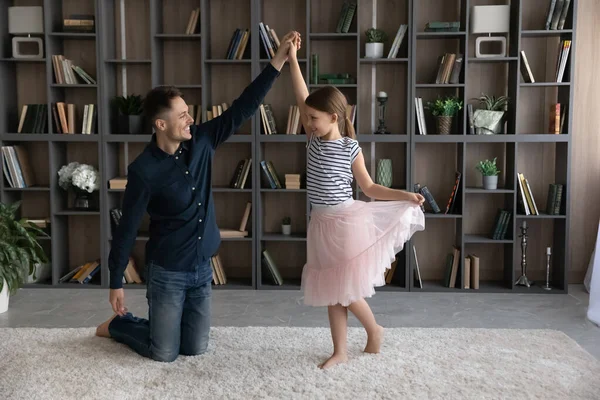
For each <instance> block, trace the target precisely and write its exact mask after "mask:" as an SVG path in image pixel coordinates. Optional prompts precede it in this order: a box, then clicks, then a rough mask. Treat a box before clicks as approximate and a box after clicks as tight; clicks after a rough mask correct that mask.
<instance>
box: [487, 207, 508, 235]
mask: <svg viewBox="0 0 600 400" xmlns="http://www.w3.org/2000/svg"><path fill="white" fill-rule="evenodd" d="M511 221H512V211H511V210H507V209H501V208H499V209H498V212H497V213H496V220H495V221H494V225H493V226H492V231H491V232H490V238H492V239H494V240H505V239H507V236H506V234H507V232H510V229H508V228H509V227H510V226H511Z"/></svg>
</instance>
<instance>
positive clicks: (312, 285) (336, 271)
mask: <svg viewBox="0 0 600 400" xmlns="http://www.w3.org/2000/svg"><path fill="white" fill-rule="evenodd" d="M423 229H425V216H424V215H423V211H422V210H421V207H420V206H419V205H418V204H415V203H412V202H408V201H372V202H365V201H362V200H354V199H350V200H348V201H345V202H343V203H341V204H337V205H335V206H325V207H314V208H313V209H312V212H311V219H310V223H309V226H308V237H307V239H308V243H307V262H306V264H305V265H304V269H303V271H302V290H303V292H304V304H307V305H311V306H329V305H336V304H341V305H342V306H349V305H350V304H352V303H353V302H355V301H357V300H360V299H362V298H366V297H371V296H372V295H373V294H375V287H376V286H383V285H385V278H384V276H385V271H386V270H387V269H389V268H390V266H391V263H392V262H393V261H394V259H395V255H396V253H398V252H400V251H401V250H402V249H403V248H404V243H406V242H407V241H408V240H409V239H410V238H411V236H412V235H413V234H414V233H415V232H417V231H421V230H423Z"/></svg>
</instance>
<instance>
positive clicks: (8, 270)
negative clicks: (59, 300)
mask: <svg viewBox="0 0 600 400" xmlns="http://www.w3.org/2000/svg"><path fill="white" fill-rule="evenodd" d="M20 206H21V202H20V201H18V202H15V203H13V204H5V203H0V313H3V312H5V311H6V310H7V309H8V301H9V296H10V295H11V294H14V293H15V292H16V291H17V289H18V288H19V287H21V286H22V285H23V283H25V282H26V281H27V279H28V277H29V275H32V274H34V275H35V273H36V268H35V267H36V265H38V264H44V263H47V262H49V261H48V257H47V256H46V253H45V252H44V249H43V248H42V246H41V245H40V244H39V242H38V237H44V236H46V237H47V236H48V235H47V234H46V232H44V231H43V230H42V229H40V228H38V227H37V226H35V225H34V224H32V223H30V222H28V221H27V219H26V218H18V217H17V210H18V209H19V207H20ZM34 279H35V276H34Z"/></svg>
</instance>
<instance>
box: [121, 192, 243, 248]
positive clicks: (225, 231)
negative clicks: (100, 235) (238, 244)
mask: <svg viewBox="0 0 600 400" xmlns="http://www.w3.org/2000/svg"><path fill="white" fill-rule="evenodd" d="M251 211H252V202H250V201H249V202H247V203H246V205H245V206H244V211H243V213H242V218H241V220H240V225H239V226H238V227H235V228H225V227H221V228H219V232H220V237H221V238H222V239H224V238H239V237H246V236H248V230H247V226H248V221H249V220H250V213H251ZM109 213H110V220H111V230H112V232H113V234H114V231H115V229H116V228H117V227H118V226H119V223H120V222H121V218H122V216H123V211H122V209H121V208H120V207H114V208H112V209H110V210H109Z"/></svg>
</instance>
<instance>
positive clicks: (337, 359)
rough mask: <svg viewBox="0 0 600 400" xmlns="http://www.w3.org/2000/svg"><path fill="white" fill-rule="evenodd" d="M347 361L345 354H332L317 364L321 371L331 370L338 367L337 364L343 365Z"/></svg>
mask: <svg viewBox="0 0 600 400" xmlns="http://www.w3.org/2000/svg"><path fill="white" fill-rule="evenodd" d="M347 361H348V356H347V355H345V354H335V353H334V354H333V355H332V356H331V357H329V358H328V359H327V360H325V361H323V362H322V363H321V364H319V368H321V369H327V368H331V367H333V366H334V365H338V364H343V363H345V362H347Z"/></svg>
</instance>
